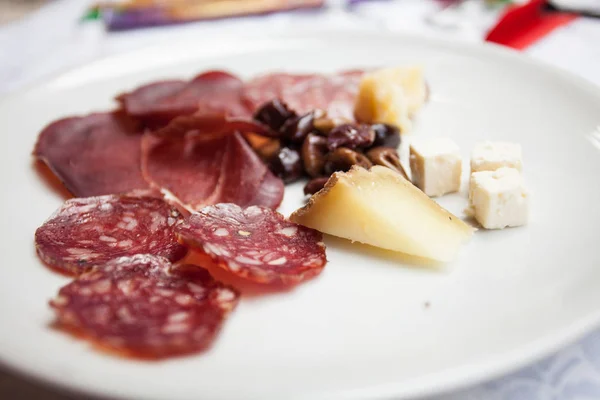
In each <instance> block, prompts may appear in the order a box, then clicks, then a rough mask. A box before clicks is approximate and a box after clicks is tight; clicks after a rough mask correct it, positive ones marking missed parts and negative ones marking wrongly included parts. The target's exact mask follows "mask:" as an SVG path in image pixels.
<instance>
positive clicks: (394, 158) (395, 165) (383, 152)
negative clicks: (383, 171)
mask: <svg viewBox="0 0 600 400" xmlns="http://www.w3.org/2000/svg"><path fill="white" fill-rule="evenodd" d="M367 157H368V158H369V160H371V162H372V163H373V164H374V165H381V166H384V167H388V168H389V169H392V170H394V171H396V172H398V173H399V174H400V175H402V176H403V177H404V178H406V179H408V175H406V171H405V170H404V167H403V166H402V164H401V163H400V156H399V155H398V152H397V151H396V149H391V148H389V147H384V146H380V147H374V148H372V149H371V150H369V151H368V152H367Z"/></svg>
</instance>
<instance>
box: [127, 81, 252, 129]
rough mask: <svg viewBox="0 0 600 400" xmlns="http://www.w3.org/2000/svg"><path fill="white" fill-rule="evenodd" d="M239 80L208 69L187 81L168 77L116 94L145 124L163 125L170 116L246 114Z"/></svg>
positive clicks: (245, 115)
mask: <svg viewBox="0 0 600 400" xmlns="http://www.w3.org/2000/svg"><path fill="white" fill-rule="evenodd" d="M242 89H243V82H242V81H241V80H240V79H239V78H238V77H236V76H235V75H232V74H230V73H228V72H224V71H208V72H205V73H202V74H200V75H198V76H196V77H195V78H193V79H192V80H190V81H184V80H170V81H162V82H155V83H151V84H148V85H144V86H141V87H139V88H137V89H135V90H134V91H132V92H129V93H123V94H121V95H120V96H118V97H117V100H118V101H119V102H120V103H121V106H122V108H123V110H124V111H125V112H126V113H127V114H128V115H129V116H131V117H133V118H136V119H138V120H140V121H143V122H144V123H145V124H146V125H147V126H152V127H157V126H164V125H165V124H167V123H168V122H169V121H171V120H172V119H173V118H176V117H178V116H182V115H189V114H193V113H195V112H197V111H201V112H203V113H225V114H227V115H230V116H238V117H248V116H249V115H250V111H249V110H248V108H247V107H246V106H245V105H244V104H243V103H242V100H241V94H242Z"/></svg>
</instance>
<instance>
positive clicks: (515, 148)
mask: <svg viewBox="0 0 600 400" xmlns="http://www.w3.org/2000/svg"><path fill="white" fill-rule="evenodd" d="M522 157H523V156H522V151H521V145H519V144H517V143H509V142H483V143H479V144H477V145H476V146H475V148H474V149H473V152H472V153H471V172H478V171H495V170H497V169H498V168H502V167H508V168H514V169H516V170H518V171H521V170H522V169H523V160H522Z"/></svg>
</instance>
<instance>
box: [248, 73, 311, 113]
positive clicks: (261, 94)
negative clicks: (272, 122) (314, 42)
mask: <svg viewBox="0 0 600 400" xmlns="http://www.w3.org/2000/svg"><path fill="white" fill-rule="evenodd" d="M315 76H317V75H315V74H285V73H277V72H276V73H271V74H266V75H260V76H258V77H256V78H254V79H251V80H250V81H248V82H246V84H245V85H244V90H243V93H242V98H243V101H244V102H245V104H246V105H247V107H248V108H249V109H251V110H252V111H256V110H257V109H258V108H259V107H260V106H262V105H263V104H265V103H268V102H269V101H271V100H274V99H282V100H283V98H282V97H283V92H284V90H285V89H286V88H288V87H293V86H295V85H297V84H300V83H302V82H306V81H309V80H311V79H312V78H314V77H315Z"/></svg>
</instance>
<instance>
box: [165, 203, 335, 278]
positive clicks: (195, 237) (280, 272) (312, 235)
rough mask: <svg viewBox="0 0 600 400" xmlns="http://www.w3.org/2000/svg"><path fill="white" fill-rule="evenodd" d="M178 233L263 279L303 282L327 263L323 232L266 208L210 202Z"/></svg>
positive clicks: (239, 271)
mask: <svg viewBox="0 0 600 400" xmlns="http://www.w3.org/2000/svg"><path fill="white" fill-rule="evenodd" d="M176 234H177V236H178V237H179V240H180V241H182V242H183V243H185V244H187V245H188V246H190V247H191V248H193V249H195V250H197V251H199V252H200V253H203V254H205V255H207V256H209V257H210V258H211V259H212V260H213V262H214V263H215V264H216V265H217V266H219V267H221V268H224V269H226V270H228V271H229V272H231V273H233V274H235V275H237V276H239V277H242V278H245V279H249V280H252V281H255V282H260V283H284V284H293V283H298V282H300V281H303V280H305V279H308V278H310V277H312V276H315V275H317V274H319V273H320V272H321V271H322V270H323V267H324V266H325V263H326V262H327V260H326V258H325V245H324V244H323V242H322V239H323V236H322V234H321V233H320V232H318V231H316V230H314V229H310V228H306V227H304V226H301V225H297V224H294V223H293V222H289V221H287V220H285V218H284V217H283V216H282V215H281V214H279V213H278V212H276V211H273V210H271V209H268V208H265V207H256V206H254V207H248V208H246V209H243V208H241V207H239V206H237V205H235V204H217V205H214V206H209V207H205V208H203V209H202V210H200V211H199V212H198V213H194V214H192V215H190V216H189V217H187V218H186V219H185V221H184V222H183V223H182V224H181V225H178V226H177V228H176Z"/></svg>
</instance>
